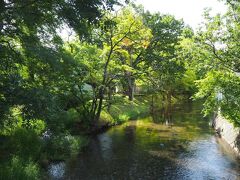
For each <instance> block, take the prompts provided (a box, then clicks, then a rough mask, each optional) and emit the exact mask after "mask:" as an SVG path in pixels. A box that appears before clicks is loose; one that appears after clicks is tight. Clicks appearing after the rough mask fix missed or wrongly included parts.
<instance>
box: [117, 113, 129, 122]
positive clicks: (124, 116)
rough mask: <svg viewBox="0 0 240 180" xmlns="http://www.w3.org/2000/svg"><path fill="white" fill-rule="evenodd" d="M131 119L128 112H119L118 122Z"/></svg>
mask: <svg viewBox="0 0 240 180" xmlns="http://www.w3.org/2000/svg"><path fill="white" fill-rule="evenodd" d="M129 119H130V116H129V115H128V114H119V116H118V119H117V122H118V123H124V122H127V121H128V120H129Z"/></svg>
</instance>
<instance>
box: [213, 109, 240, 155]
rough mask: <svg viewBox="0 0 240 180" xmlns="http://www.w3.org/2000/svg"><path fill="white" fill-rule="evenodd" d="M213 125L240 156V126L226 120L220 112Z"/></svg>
mask: <svg viewBox="0 0 240 180" xmlns="http://www.w3.org/2000/svg"><path fill="white" fill-rule="evenodd" d="M213 126H214V128H215V129H216V132H217V133H218V134H219V135H220V137H221V138H222V139H224V140H225V141H226V142H227V143H228V144H229V145H230V146H231V147H232V148H233V149H234V151H235V152H236V153H237V154H238V155H239V156H240V128H239V127H234V125H233V124H232V123H231V122H229V121H228V120H226V119H225V118H224V117H222V116H221V115H220V113H218V115H217V116H216V118H215V119H214V121H213Z"/></svg>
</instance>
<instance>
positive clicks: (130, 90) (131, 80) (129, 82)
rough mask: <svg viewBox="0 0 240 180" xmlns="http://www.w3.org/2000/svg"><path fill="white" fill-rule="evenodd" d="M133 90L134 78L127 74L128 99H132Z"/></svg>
mask: <svg viewBox="0 0 240 180" xmlns="http://www.w3.org/2000/svg"><path fill="white" fill-rule="evenodd" d="M134 92H135V79H134V78H133V77H132V76H131V73H130V76H128V99H129V100H130V101H133V99H134Z"/></svg>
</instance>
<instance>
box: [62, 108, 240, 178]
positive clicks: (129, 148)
mask: <svg viewBox="0 0 240 180" xmlns="http://www.w3.org/2000/svg"><path fill="white" fill-rule="evenodd" d="M65 174H66V176H65V179H74V180H75V179H81V180H82V179H83V180H84V179H88V180H102V179H103V180H105V179H106V180H111V179H112V180H125V179H126V180H127V179H130V180H131V179H132V180H141V179H142V180H145V179H147V180H148V179H149V180H155V179H168V180H171V179H172V180H176V179H184V180H185V179H186V180H187V179H230V180H232V179H233V180H234V179H240V166H239V160H237V158H236V156H235V155H234V154H233V152H232V151H231V149H230V148H229V146H228V145H227V144H226V143H224V142H223V141H222V140H221V139H219V138H217V137H215V135H214V132H213V130H212V129H211V127H210V126H209V123H208V120H206V119H203V118H202V115H201V114H200V107H199V106H198V105H194V104H180V105H177V106H176V107H174V108H173V111H172V113H171V114H166V113H165V115H163V113H162V112H160V111H159V112H156V113H155V115H154V117H152V116H149V117H147V118H144V119H139V120H136V121H130V122H128V123H125V124H123V125H121V126H116V127H113V128H111V129H110V130H108V131H107V132H105V133H103V134H100V135H98V136H96V137H93V138H92V139H91V142H90V145H89V147H88V148H87V149H86V150H85V151H84V152H83V153H81V154H80V155H79V156H78V157H77V158H76V159H74V160H73V161H71V162H70V163H69V164H68V165H67V166H66V173H65Z"/></svg>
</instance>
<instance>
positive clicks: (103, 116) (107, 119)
mask: <svg viewBox="0 0 240 180" xmlns="http://www.w3.org/2000/svg"><path fill="white" fill-rule="evenodd" d="M100 119H101V121H104V122H106V123H110V124H112V123H113V122H114V119H113V117H112V116H111V114H109V113H108V112H107V111H104V110H103V111H102V112H101V116H100Z"/></svg>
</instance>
